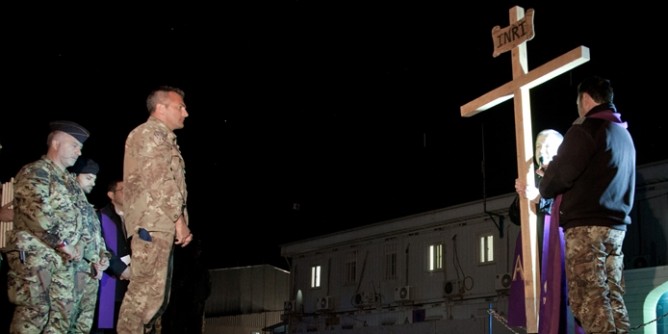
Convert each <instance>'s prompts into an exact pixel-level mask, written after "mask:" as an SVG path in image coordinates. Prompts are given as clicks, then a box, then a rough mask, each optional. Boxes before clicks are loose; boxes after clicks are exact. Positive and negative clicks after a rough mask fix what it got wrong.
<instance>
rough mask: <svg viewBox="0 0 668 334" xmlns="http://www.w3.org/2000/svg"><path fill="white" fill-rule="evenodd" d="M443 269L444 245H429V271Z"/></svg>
mask: <svg viewBox="0 0 668 334" xmlns="http://www.w3.org/2000/svg"><path fill="white" fill-rule="evenodd" d="M440 269H443V244H436V245H429V271H434V270H440Z"/></svg>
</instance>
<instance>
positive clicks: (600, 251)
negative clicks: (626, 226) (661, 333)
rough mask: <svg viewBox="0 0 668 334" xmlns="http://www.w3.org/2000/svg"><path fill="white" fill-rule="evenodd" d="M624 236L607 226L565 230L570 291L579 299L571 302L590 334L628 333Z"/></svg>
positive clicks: (622, 233)
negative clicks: (623, 249)
mask: <svg viewBox="0 0 668 334" xmlns="http://www.w3.org/2000/svg"><path fill="white" fill-rule="evenodd" d="M625 235H626V231H620V230H615V229H611V228H609V227H607V226H578V227H573V228H570V229H568V230H566V268H565V269H566V277H567V278H568V280H567V282H568V291H569V293H572V295H573V296H578V298H571V299H570V303H571V307H572V308H573V312H574V315H575V317H576V318H577V319H578V320H580V322H582V323H583V324H587V331H588V333H628V331H629V329H630V327H631V326H630V321H629V315H628V312H627V310H626V306H625V304H624V289H625V287H624V277H623V271H624V254H623V253H622V244H623V243H624V236H625ZM594 246H596V247H594ZM601 296H603V297H601Z"/></svg>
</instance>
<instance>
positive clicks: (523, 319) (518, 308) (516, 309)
mask: <svg viewBox="0 0 668 334" xmlns="http://www.w3.org/2000/svg"><path fill="white" fill-rule="evenodd" d="M513 259H514V261H513V271H512V273H511V275H512V281H511V282H510V293H509V295H508V326H512V327H526V324H527V316H526V313H525V312H526V311H525V310H524V270H523V269H521V268H522V235H519V236H518V237H517V241H515V256H514V257H513Z"/></svg>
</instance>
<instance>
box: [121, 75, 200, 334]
mask: <svg viewBox="0 0 668 334" xmlns="http://www.w3.org/2000/svg"><path fill="white" fill-rule="evenodd" d="M183 98H184V93H183V91H182V90H181V89H178V88H173V87H160V88H158V89H157V90H155V91H153V92H151V94H150V95H149V96H148V98H147V100H146V105H147V108H148V111H149V114H150V115H149V118H148V120H147V121H146V122H145V123H143V124H141V125H139V126H138V127H136V128H135V129H134V130H132V131H131V132H130V134H129V135H128V137H127V140H126V142H125V157H124V161H123V180H124V182H125V188H124V191H125V194H124V196H125V198H124V200H125V202H124V206H123V209H124V212H125V226H126V228H127V232H128V237H130V238H131V242H130V247H131V249H132V266H130V268H131V271H132V275H131V276H132V279H131V280H130V284H129V286H128V290H127V292H126V294H125V297H124V298H123V304H122V305H121V310H120V314H119V319H118V325H117V331H118V333H121V334H123V333H128V334H130V333H132V334H135V333H152V332H154V331H155V323H156V320H157V319H158V318H159V317H160V315H161V314H162V313H163V312H164V310H165V308H166V307H167V303H168V302H169V294H170V288H171V278H172V257H173V249H174V245H179V246H181V247H185V246H187V245H188V244H189V243H190V242H191V241H192V238H193V236H192V234H191V233H190V229H189V227H188V211H187V209H186V201H187V190H186V180H185V164H184V161H183V157H182V156H181V152H180V150H179V146H178V145H177V143H176V135H175V134H174V130H176V129H181V128H183V122H184V120H185V118H186V117H188V112H187V111H186V105H185V104H184V102H183Z"/></svg>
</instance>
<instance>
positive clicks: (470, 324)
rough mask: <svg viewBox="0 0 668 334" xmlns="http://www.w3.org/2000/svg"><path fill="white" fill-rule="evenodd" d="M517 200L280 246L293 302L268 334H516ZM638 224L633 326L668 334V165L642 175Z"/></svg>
mask: <svg viewBox="0 0 668 334" xmlns="http://www.w3.org/2000/svg"><path fill="white" fill-rule="evenodd" d="M514 196H515V194H514V193H513V194H507V195H503V196H498V197H494V198H489V199H486V200H484V201H475V202H470V203H465V204H461V205H456V206H452V207H448V208H445V209H441V210H435V211H430V212H425V213H420V214H416V215H412V216H408V217H403V218H399V219H395V220H390V221H384V222H380V223H377V224H371V225H368V226H363V227H360V228H355V229H350V230H345V231H341V232H338V233H333V234H329V235H324V236H321V237H316V238H312V239H309V240H303V241H299V242H294V243H290V244H285V245H282V247H281V254H282V255H283V256H284V257H286V258H287V259H288V260H289V261H290V263H291V267H290V273H291V274H290V283H289V296H290V297H289V298H288V299H286V301H285V303H284V312H283V316H282V321H281V322H280V323H278V324H276V326H272V327H271V328H267V330H268V331H272V332H274V333H277V332H281V330H285V332H287V333H350V334H357V333H379V332H381V333H397V334H399V333H412V334H415V333H467V332H471V333H492V332H493V333H512V332H513V330H512V329H511V328H508V327H506V326H505V325H504V322H503V319H504V317H505V315H506V314H507V310H508V288H509V286H510V283H511V280H512V277H513V268H511V266H512V263H513V259H512V258H513V254H514V247H515V241H516V238H517V237H518V235H519V227H518V226H515V225H513V224H509V223H508V222H507V221H508V219H507V215H508V207H509V205H510V204H511V202H512V200H513V198H514ZM633 220H634V224H633V225H632V226H631V228H630V229H629V231H628V232H627V237H626V241H625V245H624V253H625V268H626V271H625V277H626V285H627V294H626V302H627V306H628V308H629V312H630V317H631V322H632V326H633V327H638V331H639V332H643V333H668V319H666V318H668V317H665V314H666V313H668V263H667V262H668V249H667V243H666V239H668V160H666V161H661V162H657V163H653V164H648V165H644V166H640V167H639V168H638V182H637V191H636V203H635V205H634V212H633ZM662 315H663V317H662ZM657 318H658V320H657Z"/></svg>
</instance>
